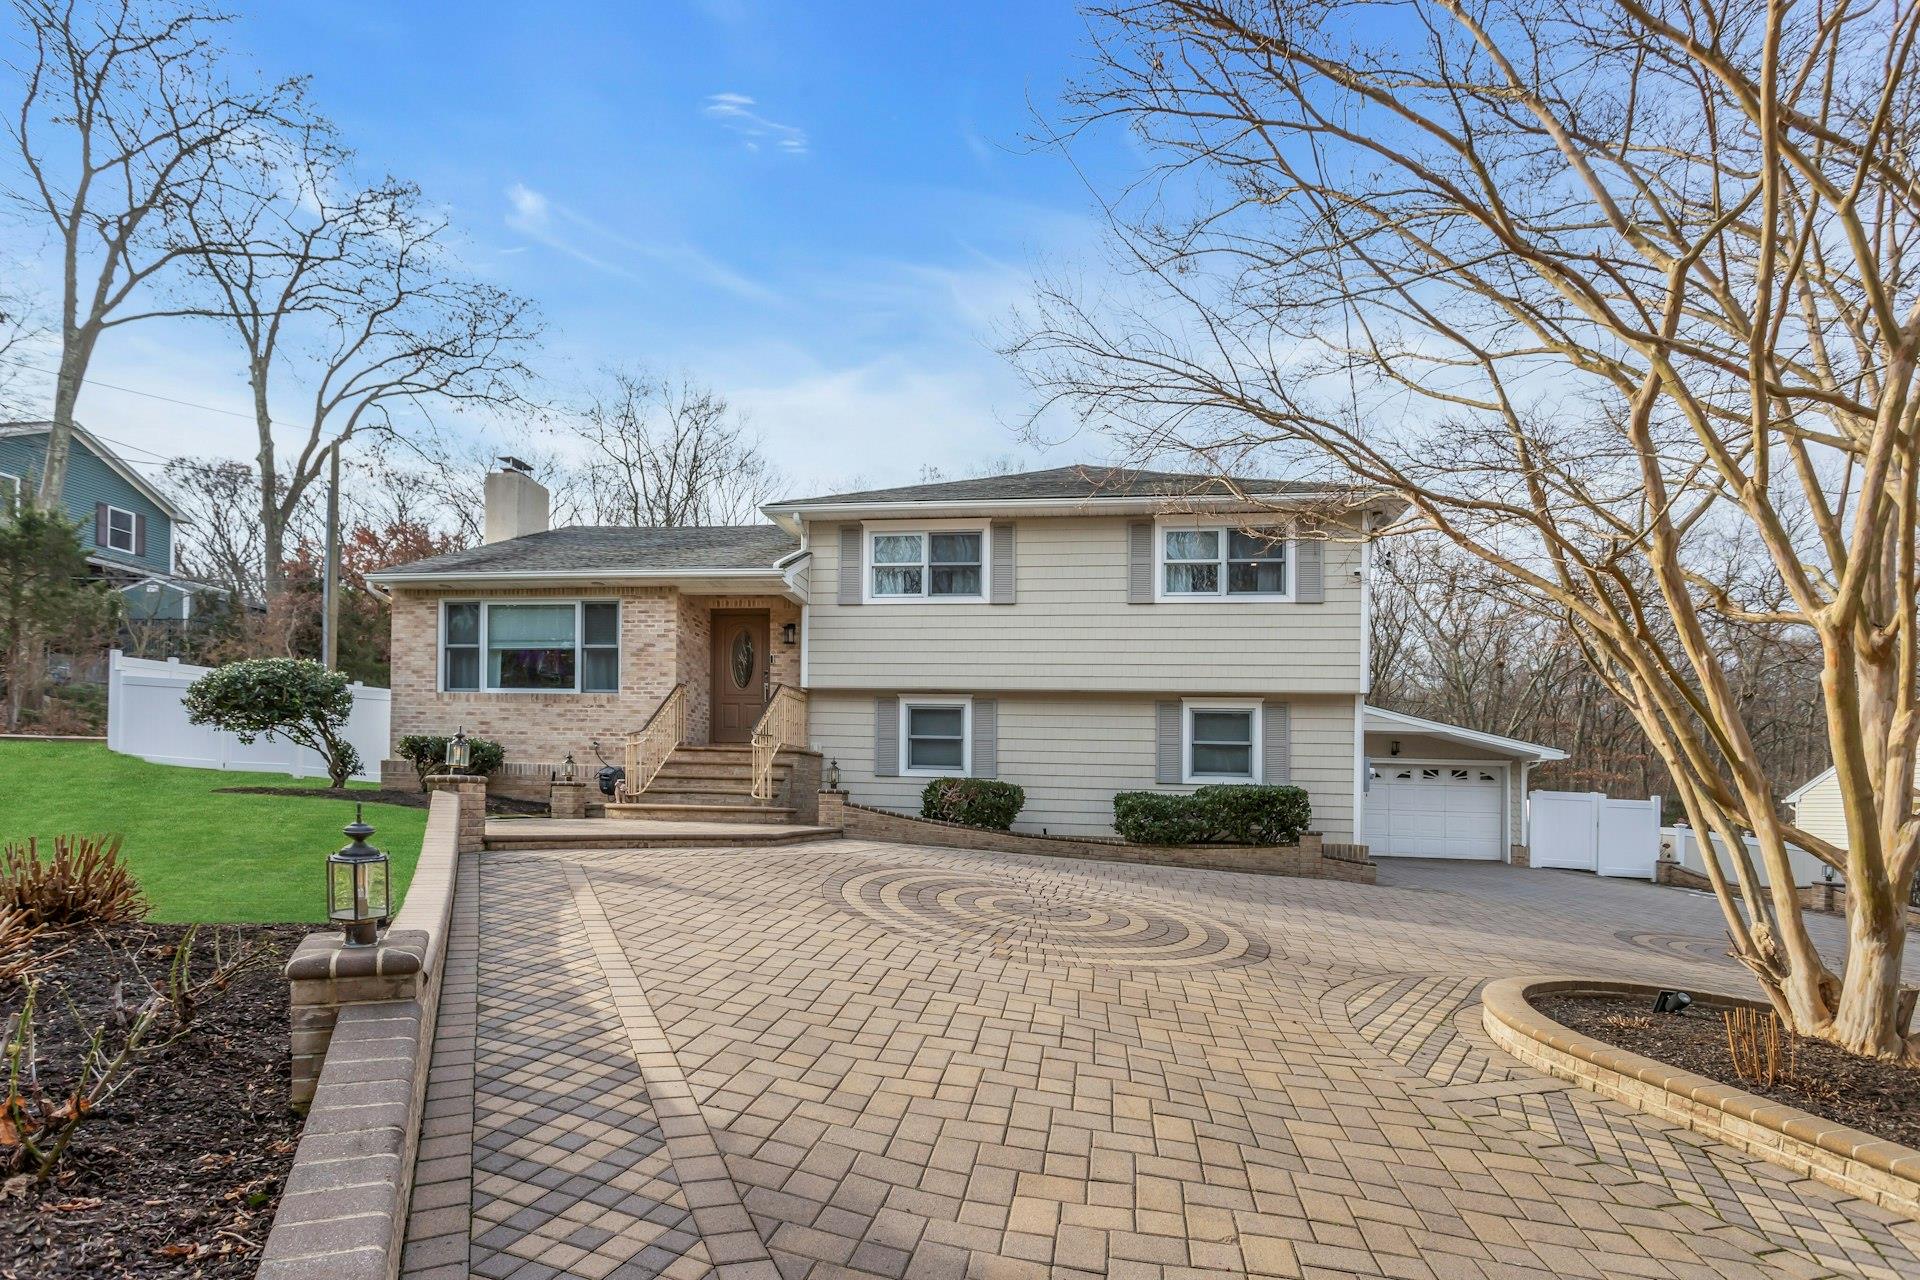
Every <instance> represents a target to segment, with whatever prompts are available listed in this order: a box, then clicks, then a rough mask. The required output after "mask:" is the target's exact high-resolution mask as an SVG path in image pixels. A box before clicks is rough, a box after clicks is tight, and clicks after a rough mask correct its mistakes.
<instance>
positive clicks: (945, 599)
mask: <svg viewBox="0 0 1920 1280" xmlns="http://www.w3.org/2000/svg"><path fill="white" fill-rule="evenodd" d="M890 533H917V534H921V535H923V536H924V537H925V539H926V541H925V542H924V543H923V544H922V545H921V551H920V564H921V574H920V594H919V595H916V596H883V595H879V594H876V593H875V591H874V589H873V572H874V568H875V564H874V559H873V540H874V539H875V538H877V537H879V536H881V535H882V534H890ZM936 533H977V534H979V535H980V592H979V594H978V595H971V596H936V595H933V594H931V592H932V590H933V569H932V567H931V566H930V565H928V559H929V558H930V557H931V556H932V555H933V535H934V534H936ZM860 555H861V566H860V575H861V576H860V600H861V603H863V604H943V605H944V604H986V603H987V600H988V597H989V596H990V595H991V594H992V590H993V586H992V584H993V538H992V536H991V531H990V530H989V529H988V527H987V522H986V521H984V520H960V521H934V522H931V523H929V522H927V521H925V520H910V521H898V522H896V521H880V522H874V523H869V524H864V525H862V526H860Z"/></svg>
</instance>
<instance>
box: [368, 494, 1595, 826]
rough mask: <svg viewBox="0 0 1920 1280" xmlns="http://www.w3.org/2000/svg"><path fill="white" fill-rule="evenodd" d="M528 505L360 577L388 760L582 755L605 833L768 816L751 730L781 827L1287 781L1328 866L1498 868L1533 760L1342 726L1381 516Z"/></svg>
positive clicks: (1079, 817) (1463, 740) (1288, 508)
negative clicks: (469, 741)
mask: <svg viewBox="0 0 1920 1280" xmlns="http://www.w3.org/2000/svg"><path fill="white" fill-rule="evenodd" d="M546 511H547V503H546V494H545V491H544V490H542V489H540V487H539V485H538V484H536V483H535V481H534V480H533V478H532V477H531V476H530V475H527V474H525V473H524V472H521V471H518V470H511V469H510V470H508V471H504V472H499V473H496V474H495V475H493V476H491V477H489V480H488V494H487V541H486V542H485V544H484V545H482V546H478V547H474V548H471V549H468V550H463V551H457V552H453V553H450V554H446V555H441V556H435V557H433V558H431V559H427V560H422V561H419V562H416V563H413V564H409V565H403V566H400V567H397V568H394V569H391V570H388V571H385V572H383V573H380V574H376V575H373V577H372V581H373V582H374V583H375V584H376V585H377V586H378V587H380V588H381V589H382V590H384V591H387V592H389V593H390V594H391V597H392V603H393V704H392V705H393V733H394V734H395V736H396V739H397V738H398V737H399V736H401V735H405V734H409V733H443V734H444V733H451V732H453V731H454V730H455V729H456V728H464V729H465V730H466V731H467V732H468V733H469V734H477V735H481V736H485V737H490V738H495V739H497V740H499V741H500V742H501V743H502V744H503V745H504V746H505V748H506V751H507V755H508V758H509V760H510V761H517V762H521V767H522V768H523V769H525V770H526V771H527V772H528V773H530V774H531V775H532V776H533V777H535V778H538V779H545V778H546V777H547V776H548V775H549V773H550V772H551V771H552V770H554V769H557V768H560V767H561V763H562V761H563V760H564V759H565V758H566V757H567V756H569V755H571V756H572V757H574V759H575V760H576V761H577V762H579V763H581V764H584V765H591V764H592V763H593V762H594V755H593V752H594V751H595V749H596V747H597V748H598V749H599V750H600V751H601V752H603V753H605V754H606V755H607V757H608V758H610V759H615V760H619V761H624V762H625V763H626V765H627V766H628V768H629V774H630V776H629V778H628V783H627V785H628V786H629V787H630V788H631V789H632V790H633V791H634V792H635V793H636V794H634V795H630V796H627V797H625V798H626V799H629V800H632V801H635V802H636V803H635V804H634V805H632V806H627V807H622V809H621V810H620V811H622V812H630V813H638V814H647V815H650V816H655V817H665V816H672V815H674V814H687V815H691V816H703V817H718V816H734V815H737V814H738V813H739V812H740V811H741V810H744V809H746V808H748V807H750V806H753V805H756V804H757V805H762V806H765V805H767V804H769V803H772V801H770V800H769V798H768V797H767V796H766V795H765V794H763V795H761V796H755V795H753V794H752V788H751V787H750V786H749V781H750V775H754V770H755V766H753V765H752V764H750V763H749V762H748V761H747V758H746V756H747V753H748V752H749V750H750V747H749V744H750V742H751V741H752V740H754V739H755V738H756V735H757V736H758V738H759V740H760V742H761V745H762V747H763V749H764V750H765V753H766V754H767V755H768V756H769V758H770V759H771V758H773V752H774V751H776V750H777V749H778V748H781V747H785V748H788V753H787V754H789V755H795V754H796V753H805V752H807V751H811V752H817V753H818V758H817V761H815V762H811V763H810V762H809V761H808V760H806V759H800V760H799V763H800V764H801V765H804V766H805V767H804V768H802V769H801V770H800V772H799V773H798V774H794V773H791V772H790V771H789V770H788V768H787V765H786V764H784V763H783V764H782V765H781V766H780V768H781V781H782V783H783V784H784V785H785V786H786V788H787V793H786V795H785V797H784V798H785V799H786V800H787V801H789V802H791V801H793V800H794V798H795V797H794V796H793V795H792V794H791V793H792V788H793V786H794V782H793V778H794V777H800V778H802V779H803V780H804V781H805V782H807V783H811V779H812V777H813V773H812V769H814V768H816V767H821V766H824V767H825V768H826V769H828V770H829V771H830V772H837V775H838V777H839V780H840V786H841V788H842V789H843V790H845V791H846V792H848V793H849V798H850V799H851V801H852V802H854V803H857V804H865V805H870V806H873V807H877V808H883V809H889V810H895V811H900V812H906V813H917V812H918V811H919V807H920V793H921V791H922V789H923V788H924V787H925V786H926V784H927V781H928V780H929V779H932V778H936V777H948V776H969V777H977V778H999V779H1005V780H1007V781H1011V782H1016V783H1018V784H1020V786H1021V787H1023V788H1024V789H1025V791H1026V806H1025V808H1024V810H1023V811H1022V812H1021V814H1020V817H1019V820H1018V822H1017V823H1016V826H1015V829H1016V830H1019V831H1030V832H1046V833H1051V834H1056V835H1080V836H1086V835H1094V836H1100V835H1111V834H1112V818H1113V796H1114V793H1115V792H1118V791H1135V790H1149V791H1151V790H1162V791H1170V792H1177V791H1186V790H1190V789H1192V788H1194V787H1197V786H1200V785H1203V784H1208V783H1282V784H1291V785H1294V786H1298V787H1302V788H1304V789H1305V790H1306V792H1307V794H1308V796H1309V798H1310V800H1311V802H1312V806H1313V819H1314V821H1313V825H1314V827H1315V829H1317V830H1318V831H1320V832H1321V833H1322V835H1323V837H1324V838H1325V839H1326V840H1327V841H1330V842H1346V843H1360V844H1365V845H1368V846H1370V847H1371V849H1372V851H1373V852H1374V853H1376V854H1383V855H1396V854H1404V855H1415V856H1428V857H1456V858H1485V859H1499V858H1506V857H1509V856H1513V853H1514V852H1515V851H1516V850H1517V849H1520V848H1523V847H1524V844H1525V831H1526V817H1525V794H1526V778H1527V770H1528V768H1529V767H1530V766H1531V765H1532V764H1533V763H1535V762H1537V761H1540V760H1543V759H1555V758H1560V755H1561V753H1560V752H1558V751H1555V750H1553V749H1551V748H1547V747H1541V746H1536V745H1533V744H1529V743H1524V742H1518V741H1515V740H1512V739H1508V738H1502V737H1497V736H1494V735H1490V734H1483V733H1476V732H1473V731H1470V730H1466V729H1461V728H1458V727H1455V726H1451V725H1444V724H1439V723H1436V722H1433V721H1429V720H1421V719H1416V718H1414V717H1409V716H1404V715H1398V714H1394V713H1391V712H1386V711H1380V710H1376V709H1373V708H1370V707H1369V706H1368V705H1367V702H1366V695H1367V681H1368V626H1367V617H1368V596H1369V585H1368V580H1367V579H1368V563H1369V560H1370V556H1371V552H1370V549H1369V542H1368V538H1369V535H1370V533H1371V532H1372V531H1373V530H1374V529H1376V528H1378V527H1380V526H1381V525H1382V524H1383V523H1385V522H1387V521H1389V520H1391V519H1392V518H1394V517H1395V516H1396V515H1397V514H1398V513H1399V506H1398V503H1397V502H1396V501H1395V500H1393V499H1392V498H1390V497H1388V496H1387V495H1380V494H1367V493H1361V492H1354V491H1345V490H1343V491H1329V490H1327V489H1325V488H1323V487H1321V486H1317V485H1311V484H1301V483H1292V482H1288V481H1284V480H1271V479H1253V478H1249V479H1240V480H1234V481H1230V482H1225V481H1218V480H1213V479H1209V478H1207V477H1203V476H1193V475H1177V474H1168V473H1156V472H1142V471H1124V470H1119V469H1113V468H1099V467H1066V468H1059V469H1056V470H1049V471H1040V472H1032V473H1027V474H1020V475H1004V476H992V477H986V478H981V479H972V480H961V481H952V482H938V483H930V484H919V485H910V486H906V487H902V488H893V489H881V490H873V491H867V492H859V493H842V494H831V495H826V496H821V497H810V498H799V499H792V500H788V501H781V502H775V503H771V504H769V505H767V506H766V507H764V508H763V514H764V515H765V516H766V517H767V523H764V524H755V525H745V526H729V527H724V528H682V529H632V528H597V527H596V528H563V529H548V528H547V527H546ZM663 726H664V728H663ZM662 739H670V741H665V742H663V741H662ZM634 742H639V743H640V744H641V746H640V747H638V748H635V747H629V746H628V744H630V743H634ZM621 753H624V754H621ZM729 753H731V754H729ZM636 762H637V766H638V769H637V771H638V772H639V773H641V774H643V775H644V776H640V777H633V776H631V775H632V774H634V773H635V772H636V768H635V766H636ZM392 767H394V768H395V769H396V770H400V769H402V768H403V766H400V765H398V764H397V763H395V764H394V765H393V766H392ZM766 767H767V766H766V765H762V766H760V769H761V771H762V772H763V773H764V771H765V769H766ZM755 777H756V778H757V775H755ZM758 780H762V781H764V779H763V778H760V779H758ZM761 789H762V791H763V792H764V791H765V790H766V788H765V787H762V788H761ZM780 798H781V797H774V800H778V799H780ZM775 807H776V808H779V809H791V808H795V807H796V806H795V805H793V804H792V803H788V804H786V805H777V804H776V805H775ZM797 807H801V808H804V805H800V806H797Z"/></svg>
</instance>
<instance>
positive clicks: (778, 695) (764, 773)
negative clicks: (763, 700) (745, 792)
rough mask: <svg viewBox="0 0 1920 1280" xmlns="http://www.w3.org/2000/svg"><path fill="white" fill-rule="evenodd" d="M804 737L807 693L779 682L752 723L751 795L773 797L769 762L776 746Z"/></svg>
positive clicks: (777, 747)
mask: <svg viewBox="0 0 1920 1280" xmlns="http://www.w3.org/2000/svg"><path fill="white" fill-rule="evenodd" d="M806 740H807V695H806V694H805V693H804V692H802V691H801V690H799V689H795V688H793V687H792V686H790V685H784V684H783V685H780V686H778V687H777V688H775V689H774V691H773V697H771V698H769V699H768V700H767V709H766V710H765V711H763V712H761V713H760V722H759V723H758V724H756V725H754V726H753V798H754V799H756V800H771V799H773V762H774V759H775V758H776V757H777V756H779V754H780V748H782V747H793V746H798V745H799V744H800V743H802V742H805V741H806Z"/></svg>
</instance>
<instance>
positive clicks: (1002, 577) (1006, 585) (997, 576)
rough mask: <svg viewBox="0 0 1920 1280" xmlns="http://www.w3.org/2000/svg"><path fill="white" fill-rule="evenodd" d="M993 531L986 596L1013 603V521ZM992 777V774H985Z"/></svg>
mask: <svg viewBox="0 0 1920 1280" xmlns="http://www.w3.org/2000/svg"><path fill="white" fill-rule="evenodd" d="M992 532H993V557H992V558H993V583H992V588H991V591H990V593H989V595H988V596H987V599H988V601H989V602H990V603H993V604H1012V603H1013V522H1012V521H1010V520H996V521H994V522H993V526H992ZM983 776H985V777H992V776H993V775H992V774H985V775H983Z"/></svg>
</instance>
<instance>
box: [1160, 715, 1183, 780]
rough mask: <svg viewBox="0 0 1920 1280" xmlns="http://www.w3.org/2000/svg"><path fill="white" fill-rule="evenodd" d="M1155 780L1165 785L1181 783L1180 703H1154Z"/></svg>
mask: <svg viewBox="0 0 1920 1280" xmlns="http://www.w3.org/2000/svg"><path fill="white" fill-rule="evenodd" d="M1153 722H1154V723H1153V780H1154V781H1155V782H1157V783H1159V784H1160V785H1161V786H1163V787H1177V786H1179V785H1180V775H1181V772H1182V770H1181V768H1180V704H1179V703H1177V702H1156V703H1154V704H1153Z"/></svg>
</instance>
